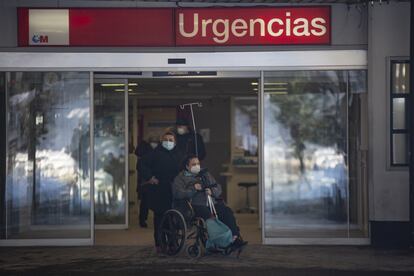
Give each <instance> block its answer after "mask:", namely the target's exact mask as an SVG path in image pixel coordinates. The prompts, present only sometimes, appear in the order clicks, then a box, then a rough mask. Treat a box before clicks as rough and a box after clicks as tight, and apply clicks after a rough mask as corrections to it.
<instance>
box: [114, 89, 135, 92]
mask: <svg viewBox="0 0 414 276" xmlns="http://www.w3.org/2000/svg"><path fill="white" fill-rule="evenodd" d="M114 91H115V92H125V89H115V90H114ZM131 91H132V89H128V92H131Z"/></svg>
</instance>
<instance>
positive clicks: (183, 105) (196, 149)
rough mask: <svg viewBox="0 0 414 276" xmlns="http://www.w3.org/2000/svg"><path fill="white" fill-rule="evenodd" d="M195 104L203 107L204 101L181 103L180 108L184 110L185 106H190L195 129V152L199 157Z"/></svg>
mask: <svg viewBox="0 0 414 276" xmlns="http://www.w3.org/2000/svg"><path fill="white" fill-rule="evenodd" d="M193 105H195V106H198V107H202V106H203V105H202V103H201V102H197V103H186V104H181V105H180V108H181V109H183V110H184V108H185V107H186V106H189V107H190V111H191V119H192V121H193V129H194V141H195V153H196V156H197V157H198V145H197V129H196V124H195V120H194V112H193Z"/></svg>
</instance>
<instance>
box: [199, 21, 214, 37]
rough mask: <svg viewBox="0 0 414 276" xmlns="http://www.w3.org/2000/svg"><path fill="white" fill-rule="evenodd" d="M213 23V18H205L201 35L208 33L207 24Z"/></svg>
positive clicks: (202, 22)
mask: <svg viewBox="0 0 414 276" xmlns="http://www.w3.org/2000/svg"><path fill="white" fill-rule="evenodd" d="M211 23H213V20H211V19H207V20H206V19H203V20H202V21H201V36H206V35H207V25H208V24H211Z"/></svg>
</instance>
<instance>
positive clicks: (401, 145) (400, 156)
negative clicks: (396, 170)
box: [392, 133, 409, 164]
mask: <svg viewBox="0 0 414 276" xmlns="http://www.w3.org/2000/svg"><path fill="white" fill-rule="evenodd" d="M392 141H393V144H392V153H393V156H392V160H393V164H408V145H409V141H408V134H404V133H395V134H393V135H392Z"/></svg>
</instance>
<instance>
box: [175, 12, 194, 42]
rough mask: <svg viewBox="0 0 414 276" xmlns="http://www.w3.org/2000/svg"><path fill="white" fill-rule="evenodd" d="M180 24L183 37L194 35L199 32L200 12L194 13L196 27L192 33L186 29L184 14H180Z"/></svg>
mask: <svg viewBox="0 0 414 276" xmlns="http://www.w3.org/2000/svg"><path fill="white" fill-rule="evenodd" d="M178 25H179V29H180V35H182V36H183V37H194V36H196V35H197V33H198V13H194V29H193V31H192V32H191V33H186V32H185V30H184V14H182V13H180V14H179V15H178Z"/></svg>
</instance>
